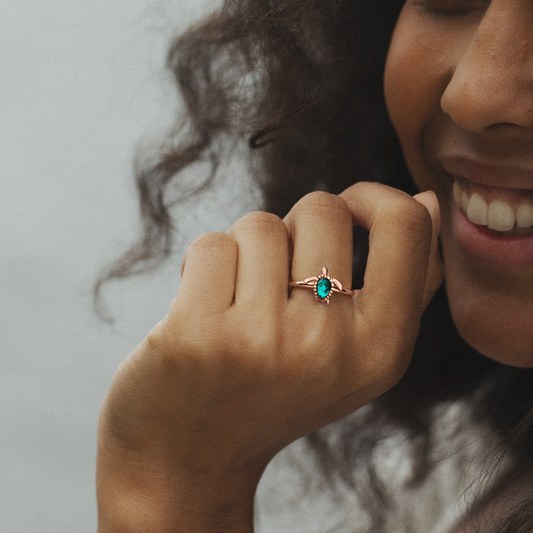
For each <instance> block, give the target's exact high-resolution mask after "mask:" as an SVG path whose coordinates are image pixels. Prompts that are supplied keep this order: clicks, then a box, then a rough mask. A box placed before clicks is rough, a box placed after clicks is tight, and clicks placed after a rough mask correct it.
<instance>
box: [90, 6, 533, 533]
mask: <svg viewBox="0 0 533 533" xmlns="http://www.w3.org/2000/svg"><path fill="white" fill-rule="evenodd" d="M465 4H467V5H468V7H469V8H471V9H469V10H468V11H467V12H465V11H464V6H465ZM450 6H452V7H453V9H454V11H453V12H451V13H450V12H449V9H450ZM436 8H438V9H443V8H446V9H448V13H447V14H445V15H443V13H442V12H439V13H437V12H436V11H435V9H436ZM532 17H533V4H531V3H530V1H529V0H493V1H492V2H490V3H489V2H485V1H477V0H476V1H470V0H468V1H462V0H461V1H459V0H458V1H455V0H431V1H427V2H414V1H411V0H409V1H408V2H407V3H406V5H405V7H404V9H403V11H402V14H401V16H400V19H399V21H398V25H397V28H396V32H395V35H394V39H393V43H392V46H391V51H390V54H389V59H388V63H387V70H386V83H385V94H386V98H387V104H388V107H389V111H390V114H391V117H392V119H393V122H394V125H395V127H396V129H397V132H398V135H399V137H400V140H401V143H402V146H403V148H404V152H405V156H406V159H407V162H408V165H409V168H410V170H411V172H412V174H413V177H414V179H415V181H416V183H417V185H418V186H419V188H420V189H421V190H426V189H434V190H435V191H436V193H437V196H438V199H439V202H440V204H441V206H442V213H443V217H442V243H443V249H444V254H445V263H446V267H445V268H446V277H447V286H448V291H449V297H450V303H451V307H452V312H453V316H454V319H455V321H456V323H457V326H458V328H459V330H460V332H461V333H462V334H463V336H464V337H465V338H466V340H467V341H468V342H470V343H471V344H472V345H473V346H475V347H476V348H477V349H479V350H481V351H482V352H483V353H485V354H486V355H488V356H489V357H494V358H497V359H498V360H502V361H504V362H506V363H508V364H515V365H519V366H532V365H533V355H532V354H531V350H530V348H529V347H530V346H533V343H532V342H531V341H532V340H533V339H532V338H531V333H528V331H527V327H526V325H527V324H528V319H527V317H528V315H529V316H531V311H533V309H532V308H531V306H532V305H533V304H531V302H533V294H532V291H533V289H532V288H531V287H532V286H533V285H532V284H531V276H532V275H533V273H532V272H530V270H531V269H530V268H529V267H527V268H524V267H521V268H515V269H510V268H503V267H501V266H497V265H494V264H490V262H489V263H487V262H486V261H485V262H483V261H480V260H473V259H472V258H471V257H468V256H466V255H465V254H464V253H463V251H462V250H460V249H459V247H458V246H457V243H456V241H455V238H454V229H453V222H452V220H453V210H454V208H453V207H452V200H451V187H452V182H451V179H450V176H448V175H447V174H446V173H445V172H444V171H443V170H442V168H441V166H440V159H439V158H440V157H441V155H442V153H443V152H444V153H445V151H446V150H448V149H449V147H450V146H452V147H454V146H460V147H464V146H466V147H467V148H468V149H469V150H470V151H474V152H475V154H476V156H478V157H480V158H481V157H482V156H483V157H485V158H488V157H489V156H490V157H498V158H500V160H503V159H505V158H507V159H510V160H512V161H515V160H516V158H517V157H522V158H527V155H528V154H527V151H526V150H525V147H526V146H528V140H529V139H530V137H529V128H530V127H531V125H533V124H530V123H529V122H528V121H529V120H531V121H533V113H529V92H531V94H533V91H529V87H530V85H528V83H527V81H528V79H529V78H527V76H526V74H527V72H529V70H527V72H526V74H524V69H525V65H526V63H527V61H526V59H527V57H529V55H528V54H529V46H530V45H531V43H532V42H533V39H530V37H531V35H530V31H532V30H530V29H529V28H533V24H530V22H531V19H532ZM495 36H496V37H497V38H496V39H495ZM491 43H492V45H491ZM491 46H492V47H491ZM506 47H507V48H506ZM531 57H533V56H531ZM502 69H506V70H505V72H506V75H505V76H502V75H501V72H502ZM524 76H525V77H524ZM487 80H488V81H490V83H487ZM494 84H496V85H494ZM498 99H500V100H498ZM498 101H499V104H498ZM502 101H503V102H504V103H505V105H503V104H502ZM509 102H511V103H512V105H511V104H509ZM467 104H468V105H467ZM532 108H533V105H532ZM506 161H507V160H506ZM502 186H504V185H502ZM532 187H533V183H532ZM355 224H359V225H362V226H364V227H366V228H367V229H369V230H370V255H369V261H368V267H367V272H366V275H365V284H364V287H363V289H362V290H361V291H359V292H358V293H357V294H356V296H354V297H353V298H350V297H347V296H343V295H333V297H332V299H331V303H330V305H329V306H325V305H322V304H313V303H312V300H313V294H312V292H311V291H309V290H305V289H293V290H292V291H291V292H290V293H289V291H288V283H289V281H290V280H291V279H292V280H303V279H304V278H306V277H309V276H312V275H317V274H318V273H319V272H320V270H321V268H322V267H324V266H327V267H328V268H329V271H330V273H331V275H332V276H333V277H335V278H337V279H339V280H340V281H341V282H342V283H345V284H346V283H347V282H348V281H349V279H350V277H351V266H352V264H351V263H352V249H351V246H352V227H353V225H355ZM440 225H441V222H440V215H439V208H438V204H437V201H436V197H435V196H434V194H433V193H431V192H424V193H421V194H419V195H417V196H416V197H415V198H411V197H409V196H408V195H406V194H405V193H402V192H400V191H396V190H393V189H390V188H388V187H385V186H382V185H379V184H370V183H358V184H356V185H354V186H352V187H350V188H349V189H348V190H346V191H345V192H344V193H343V194H341V195H340V196H332V195H329V194H326V193H322V192H317V193H313V194H311V195H308V196H306V197H304V198H303V199H302V200H300V201H299V202H298V203H297V204H296V205H295V206H294V207H293V209H292V210H291V212H290V213H289V215H288V216H287V217H286V218H285V219H284V220H280V219H279V218H277V217H275V216H273V215H270V214H267V213H251V214H249V215H247V216H245V217H244V218H243V219H241V220H240V221H238V222H237V223H236V224H235V225H234V226H233V227H232V228H231V229H230V230H229V231H228V232H227V233H226V234H207V235H203V236H201V237H199V238H198V239H197V240H196V241H194V242H193V243H192V244H191V246H190V247H189V249H188V251H187V253H186V256H185V259H184V263H183V269H182V281H181V284H180V287H179V291H178V294H177V296H176V298H175V299H174V300H173V302H172V304H171V307H170V310H169V312H168V314H167V316H166V317H165V318H164V319H163V320H162V321H161V322H160V323H159V324H157V325H156V326H155V327H154V329H153V330H152V331H151V332H150V333H149V335H148V336H147V337H146V339H144V340H143V341H142V342H141V344H140V345H139V346H138V347H137V348H136V349H135V350H134V352H133V353H132V354H130V356H129V357H128V358H127V359H126V360H125V361H124V362H123V363H122V365H121V366H120V367H119V369H118V370H117V373H116V374H115V376H114V378H113V381H112V383H111V385H110V388H109V391H108V393H107V396H106V398H105V400H104V403H103V405H102V409H101V413H100V419H99V432H98V463H97V493H98V510H99V532H100V533H109V532H113V533H117V532H120V533H130V532H131V533H133V532H139V533H140V532H143V533H150V532H154V533H155V532H158V533H164V532H167V531H168V532H170V531H172V532H174V533H175V532H185V531H186V532H188V533H207V532H209V533H214V532H217V531H231V532H233V533H250V532H252V531H253V498H254V494H255V490H256V487H257V483H258V481H259V478H260V476H261V474H262V472H263V470H264V468H265V467H266V465H267V464H268V462H269V461H270V460H271V459H272V457H273V456H274V455H275V454H276V453H277V452H278V451H279V450H281V449H282V448H283V447H285V446H286V445H287V444H289V443H290V442H292V441H293V440H295V439H297V438H299V437H300V436H302V435H305V434H307V433H309V432H311V431H313V430H315V429H317V428H319V427H322V426H324V425H325V424H327V423H329V422H332V421H333V420H336V419H338V418H340V417H342V416H344V415H346V414H348V413H350V412H352V411H353V410H355V409H357V408H359V407H361V406H362V405H364V404H366V403H368V402H369V401H371V400H373V399H374V398H376V397H377V396H379V395H380V394H382V393H384V392H385V391H387V390H388V389H390V388H391V387H392V386H393V385H394V384H395V383H396V382H397V381H398V380H399V379H400V377H401V376H402V375H403V373H404V371H405V369H406V368H407V366H408V364H409V361H410V358H411V355H412V349H413V345H414V342H415V339H416V335H417V332H418V325H419V320H420V316H421V313H422V311H423V310H424V308H425V306H426V305H427V304H428V302H429V301H430V299H431V297H432V295H433V293H434V291H435V290H436V289H437V288H438V286H439V284H440V283H441V281H442V266H441V264H440V260H439V254H438V246H437V236H438V232H439V227H440ZM199 282H200V286H199ZM206 287H207V288H209V289H208V290H206ZM511 333H512V335H511Z"/></svg>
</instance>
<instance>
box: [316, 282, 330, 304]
mask: <svg viewBox="0 0 533 533" xmlns="http://www.w3.org/2000/svg"><path fill="white" fill-rule="evenodd" d="M330 292H331V281H329V279H327V278H320V279H319V280H318V283H317V284H316V293H317V294H318V297H319V298H320V299H321V300H323V299H324V298H326V297H327V296H328V295H329V293H330Z"/></svg>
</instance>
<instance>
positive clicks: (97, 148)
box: [0, 0, 250, 533]
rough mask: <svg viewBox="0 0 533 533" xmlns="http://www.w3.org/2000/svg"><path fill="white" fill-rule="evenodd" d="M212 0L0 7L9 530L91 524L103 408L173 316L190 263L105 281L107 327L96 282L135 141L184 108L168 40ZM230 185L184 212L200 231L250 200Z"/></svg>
mask: <svg viewBox="0 0 533 533" xmlns="http://www.w3.org/2000/svg"><path fill="white" fill-rule="evenodd" d="M214 5H215V4H214V3H213V2H207V1H206V0H202V1H201V2H199V1H198V0H91V1H90V2H88V1H87V0H53V1H52V0H39V1H36V0H1V2H0V76H1V83H0V183H1V194H0V250H1V251H0V341H1V343H0V346H1V352H0V531H6V532H7V531H9V532H11V533H17V532H25V533H29V532H33V531H35V532H43V531H54V532H56V533H61V532H69V533H72V531H77V532H89V531H91V532H92V531H95V528H96V507H95V495H94V481H93V479H94V461H95V454H96V445H95V438H96V421H97V415H98V409H99V405H100V402H101V400H102V397H103V395H104V393H105V390H106V388H107V385H108V383H109V380H110V379H111V376H112V374H113V372H114V370H115V368H116V367H117V366H118V364H119V362H120V361H121V360H122V359H123V357H125V356H126V355H127V353H128V352H129V351H130V350H131V349H132V348H133V347H134V346H135V345H136V344H137V343H138V342H139V341H140V340H141V338H142V337H143V336H144V335H145V334H146V332H147V331H148V330H149V328H150V327H151V326H152V325H153V324H154V323H155V322H157V321H158V320H159V319H160V318H162V316H164V313H165V312H166V309H167V307H168V304H169V302H170V300H171V299H172V297H173V295H174V293H175V291H176V288H177V284H178V282H179V268H180V261H181V260H180V257H179V254H177V255H176V257H174V258H173V259H172V260H171V261H170V262H169V263H168V264H167V265H166V266H165V268H164V269H162V270H161V271H159V272H158V273H156V274H153V275H151V276H145V277H142V278H136V279H132V280H128V281H126V282H121V283H115V284H112V285H111V286H109V287H108V288H107V289H106V291H105V297H106V301H107V302H108V304H109V309H110V311H111V312H112V314H113V315H114V317H115V319H116V322H115V324H114V325H113V326H109V325H106V324H104V323H103V322H102V321H100V320H99V319H98V317H96V316H95V314H94V312H93V309H92V294H91V292H92V286H93V283H94V279H95V277H96V274H97V272H98V271H99V270H100V269H101V268H102V267H103V266H105V265H106V264H107V263H109V262H110V261H111V260H112V259H113V258H114V257H116V255H117V254H118V253H120V252H121V251H124V250H125V249H127V247H128V245H129V244H130V243H131V242H132V241H133V240H134V238H135V236H136V235H137V232H138V228H139V223H138V215H137V203H136V202H137V201H136V195H135V189H134V186H133V183H132V179H131V162H132V160H133V154H134V151H135V146H136V145H137V144H138V143H139V142H144V143H146V142H148V141H149V140H151V139H154V138H157V136H158V135H160V134H161V131H162V130H163V129H164V127H165V126H167V125H168V124H170V122H171V118H172V116H173V114H174V111H175V107H176V105H177V104H176V102H175V99H174V96H173V91H172V87H171V85H170V83H169V78H168V76H167V74H165V73H164V69H163V63H164V55H165V51H166V48H167V45H168V42H169V39H170V37H171V36H172V35H173V34H175V33H176V32H177V31H179V30H180V29H183V28H184V27H185V26H187V25H188V24H189V23H190V21H191V20H193V19H195V18H197V17H198V16H199V15H200V14H202V13H203V12H205V11H209V10H212V9H213V6H214ZM235 183H238V182H235ZM230 185H231V183H230ZM224 187H225V188H224V190H223V191H221V190H220V189H219V190H218V191H217V190H216V189H215V191H214V192H212V193H211V198H206V199H205V201H204V202H203V203H202V205H200V206H199V207H198V208H197V209H195V210H194V211H193V210H190V209H189V210H187V212H184V213H182V215H181V216H182V219H183V220H184V223H185V224H186V226H187V227H188V228H190V231H189V233H190V236H191V237H192V236H194V235H196V234H198V233H200V232H201V231H205V230H211V229H222V230H223V229H225V228H226V227H227V225H228V224H229V223H230V222H231V221H232V220H234V219H235V218H236V217H237V216H238V214H239V213H242V212H243V211H246V210H247V209H249V207H250V204H247V205H245V204H246V202H240V203H239V202H236V201H235V197H239V196H242V195H240V193H239V190H238V187H237V189H236V190H235V191H233V193H232V192H231V190H227V188H228V187H230V186H229V185H227V184H226V185H224ZM220 194H225V195H227V196H224V201H223V202H222V206H221V203H220V202H217V196H219V195H220ZM231 195H233V196H231ZM214 206H216V208H215V207H214ZM224 206H225V207H224ZM227 206H230V207H227Z"/></svg>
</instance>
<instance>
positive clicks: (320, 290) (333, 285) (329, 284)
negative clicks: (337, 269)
mask: <svg viewBox="0 0 533 533" xmlns="http://www.w3.org/2000/svg"><path fill="white" fill-rule="evenodd" d="M289 287H301V288H303V289H313V292H314V293H315V300H314V301H315V303H316V302H322V303H325V304H326V305H329V299H330V297H331V294H332V293H334V292H338V293H339V294H346V295H347V296H353V295H354V294H355V291H354V290H352V289H345V288H344V287H343V286H342V283H341V282H340V281H339V280H337V279H335V278H332V277H331V276H329V274H328V269H327V268H326V267H324V268H322V272H321V274H320V275H319V276H315V277H312V278H306V279H304V280H303V281H291V282H290V283H289Z"/></svg>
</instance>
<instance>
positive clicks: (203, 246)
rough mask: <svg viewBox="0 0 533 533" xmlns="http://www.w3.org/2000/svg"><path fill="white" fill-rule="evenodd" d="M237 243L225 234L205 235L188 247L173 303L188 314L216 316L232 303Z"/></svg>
mask: <svg viewBox="0 0 533 533" xmlns="http://www.w3.org/2000/svg"><path fill="white" fill-rule="evenodd" d="M236 270H237V243H236V242H235V240H234V239H233V237H231V236H230V235H227V234H226V233H205V234H203V235H201V236H200V237H198V238H197V239H195V240H194V241H193V242H192V244H191V245H190V246H189V248H188V250H187V252H186V254H185V257H184V258H183V264H182V268H181V278H182V279H181V283H180V286H179V290H178V297H177V300H178V302H180V304H183V305H186V306H187V309H188V310H190V311H193V310H195V309H196V310H200V311H201V312H202V313H207V314H210V313H217V312H222V311H225V310H226V309H228V308H229V307H230V306H231V304H232V302H233V295H234V290H235V274H236Z"/></svg>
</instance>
